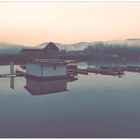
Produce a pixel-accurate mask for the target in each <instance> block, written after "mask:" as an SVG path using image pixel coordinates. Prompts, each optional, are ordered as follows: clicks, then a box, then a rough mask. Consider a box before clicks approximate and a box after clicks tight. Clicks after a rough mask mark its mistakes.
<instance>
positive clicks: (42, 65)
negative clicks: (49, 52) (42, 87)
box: [26, 59, 67, 79]
mask: <svg viewBox="0 0 140 140" xmlns="http://www.w3.org/2000/svg"><path fill="white" fill-rule="evenodd" d="M26 75H27V76H29V77H34V78H42V79H63V78H66V77H67V65H66V62H64V61H61V60H59V59H36V60H34V61H32V62H30V63H28V64H27V69H26Z"/></svg>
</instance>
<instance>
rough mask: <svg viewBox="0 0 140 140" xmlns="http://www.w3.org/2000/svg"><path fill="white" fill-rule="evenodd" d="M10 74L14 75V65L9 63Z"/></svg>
mask: <svg viewBox="0 0 140 140" xmlns="http://www.w3.org/2000/svg"><path fill="white" fill-rule="evenodd" d="M10 74H14V63H13V62H10Z"/></svg>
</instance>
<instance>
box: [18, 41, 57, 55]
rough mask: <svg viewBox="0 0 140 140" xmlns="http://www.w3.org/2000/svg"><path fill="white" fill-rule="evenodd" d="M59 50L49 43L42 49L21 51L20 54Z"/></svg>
mask: <svg viewBox="0 0 140 140" xmlns="http://www.w3.org/2000/svg"><path fill="white" fill-rule="evenodd" d="M51 49H52V50H59V49H58V48H57V47H56V45H55V44H54V43H53V42H50V43H48V44H47V45H46V47H45V48H44V49H22V50H21V51H20V52H22V53H42V52H44V51H45V52H46V51H47V50H51Z"/></svg>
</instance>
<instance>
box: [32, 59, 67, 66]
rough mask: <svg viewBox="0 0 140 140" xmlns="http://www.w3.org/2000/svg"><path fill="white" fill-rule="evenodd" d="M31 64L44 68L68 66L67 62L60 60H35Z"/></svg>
mask: <svg viewBox="0 0 140 140" xmlns="http://www.w3.org/2000/svg"><path fill="white" fill-rule="evenodd" d="M30 63H31V64H39V65H42V66H50V65H55V66H56V65H66V62H65V61H62V60H60V59H35V60H34V61H32V62H30Z"/></svg>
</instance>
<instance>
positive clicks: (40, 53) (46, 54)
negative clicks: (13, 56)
mask: <svg viewBox="0 0 140 140" xmlns="http://www.w3.org/2000/svg"><path fill="white" fill-rule="evenodd" d="M20 55H22V56H24V57H26V58H33V59H34V58H46V59H58V58H59V49H58V48H57V47H56V45H55V44H54V43H53V42H50V43H48V44H47V45H46V46H45V48H43V49H22V50H21V51H20Z"/></svg>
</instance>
